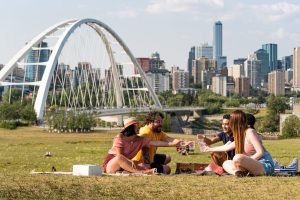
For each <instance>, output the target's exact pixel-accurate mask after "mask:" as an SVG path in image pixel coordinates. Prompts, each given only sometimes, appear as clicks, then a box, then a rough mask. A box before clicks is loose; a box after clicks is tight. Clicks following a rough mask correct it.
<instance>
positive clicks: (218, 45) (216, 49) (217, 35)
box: [213, 21, 223, 69]
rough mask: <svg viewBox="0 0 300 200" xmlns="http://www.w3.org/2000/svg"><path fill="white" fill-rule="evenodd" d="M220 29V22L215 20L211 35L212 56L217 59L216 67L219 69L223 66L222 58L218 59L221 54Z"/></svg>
mask: <svg viewBox="0 0 300 200" xmlns="http://www.w3.org/2000/svg"><path fill="white" fill-rule="evenodd" d="M222 29H223V28H222V23H221V22H220V21H217V22H215V24H214V35H213V48H214V52H213V58H214V59H215V60H216V61H217V66H218V67H217V68H218V69H221V68H222V66H223V63H222V59H220V58H221V57H222V54H223V53H222V49H223V41H222Z"/></svg>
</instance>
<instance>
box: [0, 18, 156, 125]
mask: <svg viewBox="0 0 300 200" xmlns="http://www.w3.org/2000/svg"><path fill="white" fill-rule="evenodd" d="M0 86H3V87H4V88H6V90H5V91H6V92H8V93H9V92H11V90H12V88H16V89H17V90H20V91H21V101H22V100H23V99H24V98H26V97H28V96H31V99H32V103H33V104H34V109H35V111H36V113H37V117H38V119H42V118H43V116H44V114H45V110H46V108H48V107H52V106H56V107H58V108H65V109H70V110H75V111H78V110H105V109H108V110H109V109H120V110H122V109H123V108H124V109H126V110H128V108H133V109H136V108H146V107H151V108H157V109H161V108H162V107H161V104H160V102H159V99H158V98H157V96H156V94H155V93H154V91H153V89H152V87H151V86H150V85H149V82H148V81H147V78H146V75H145V73H144V71H143V70H142V68H141V67H140V65H139V64H138V63H137V61H136V59H135V57H134V56H133V54H132V53H131V51H130V50H129V48H128V47H127V46H126V44H125V43H124V42H123V41H122V39H121V38H120V37H119V36H118V35H117V33H116V32H114V31H113V30H112V29H111V28H110V27H109V26H107V25H106V24H104V23H103V22H101V21H99V20H96V19H80V20H67V21H63V22H60V23H58V24H56V25H54V26H51V27H49V28H48V29H46V30H45V31H43V32H41V33H40V34H39V35H37V36H36V37H35V38H33V39H32V40H30V41H29V42H28V43H26V45H25V46H24V47H23V48H22V49H21V50H20V51H19V52H18V53H17V54H16V55H15V56H14V57H13V58H12V59H11V60H10V61H9V62H8V63H7V64H6V65H5V66H4V68H3V69H2V70H1V71H0Z"/></svg>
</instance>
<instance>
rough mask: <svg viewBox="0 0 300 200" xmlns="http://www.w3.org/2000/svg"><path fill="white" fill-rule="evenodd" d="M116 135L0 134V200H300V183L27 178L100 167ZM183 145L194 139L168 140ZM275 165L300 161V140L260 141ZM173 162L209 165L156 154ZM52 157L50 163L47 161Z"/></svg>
mask: <svg viewBox="0 0 300 200" xmlns="http://www.w3.org/2000/svg"><path fill="white" fill-rule="evenodd" d="M115 134H116V132H108V131H105V132H104V131H103V132H101V131H98V132H96V133H92V134H57V133H48V132H47V131H45V130H43V129H40V128H18V129H17V130H14V131H9V130H4V129H0V199H142V198H143V199H300V190H299V188H300V178H299V177H246V178H236V177H233V176H225V177H218V176H191V175H176V176H174V175H171V176H162V175H160V176H159V175H158V176H148V177H133V176H130V177H129V176H127V177H112V176H100V177H76V176H72V175H45V174H41V175H31V174H30V172H31V171H32V170H35V171H51V168H52V166H54V167H55V168H56V169H57V170H58V171H66V172H70V171H72V166H73V165H75V164H102V161H103V159H104V157H105V155H106V153H107V151H108V149H109V148H110V147H111V145H112V138H113V137H114V135H115ZM172 136H174V137H177V138H182V139H186V140H189V139H195V136H190V135H178V134H174V135H173V134H172ZM264 145H265V147H266V148H267V149H268V150H269V151H270V152H271V154H272V155H273V157H274V159H277V160H278V161H279V162H280V163H281V164H284V165H286V164H288V163H289V162H290V161H291V160H292V158H294V157H297V158H300V139H289V140H272V141H264ZM159 151H160V152H164V153H169V154H171V155H172V158H173V160H172V163H171V165H170V166H171V168H172V171H173V172H174V171H175V163H176V162H200V163H208V162H209V161H210V156H209V155H208V154H205V153H200V152H199V150H198V147H197V148H196V152H195V153H194V154H190V155H188V156H180V155H179V154H178V153H177V152H176V151H175V148H159ZM45 152H51V154H52V155H53V156H52V157H45V156H44V154H45Z"/></svg>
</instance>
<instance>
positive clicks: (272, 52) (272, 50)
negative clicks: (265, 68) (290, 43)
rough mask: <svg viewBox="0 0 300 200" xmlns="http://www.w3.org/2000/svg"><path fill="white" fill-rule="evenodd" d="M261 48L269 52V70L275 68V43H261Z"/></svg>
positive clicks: (276, 67) (276, 66)
mask: <svg viewBox="0 0 300 200" xmlns="http://www.w3.org/2000/svg"><path fill="white" fill-rule="evenodd" d="M262 49H264V50H266V51H267V53H268V54H269V72H271V71H274V70H277V69H278V65H277V44H273V43H269V44H263V45H262Z"/></svg>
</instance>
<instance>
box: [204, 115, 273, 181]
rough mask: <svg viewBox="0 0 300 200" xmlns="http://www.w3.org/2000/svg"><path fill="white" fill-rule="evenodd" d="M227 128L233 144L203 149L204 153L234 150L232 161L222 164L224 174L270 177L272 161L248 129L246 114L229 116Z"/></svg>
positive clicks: (251, 130)
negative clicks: (232, 138)
mask: <svg viewBox="0 0 300 200" xmlns="http://www.w3.org/2000/svg"><path fill="white" fill-rule="evenodd" d="M229 126H230V129H231V130H232V133H233V137H234V142H232V143H229V144H226V145H223V146H219V147H208V146H207V147H205V151H206V152H220V151H229V150H232V149H235V153H236V154H235V156H234V157H233V160H227V161H225V162H224V163H223V168H224V169H225V171H226V172H228V173H230V174H233V175H236V176H238V177H241V176H246V175H248V174H249V175H253V176H260V175H272V174H273V173H274V163H273V159H272V157H271V155H270V153H269V152H268V151H266V149H265V148H264V146H263V144H262V142H261V138H260V137H259V135H258V134H257V132H256V130H255V129H254V128H251V127H248V123H247V117H246V114H245V113H244V112H243V111H241V110H236V111H234V112H232V113H231V114H230V119H229Z"/></svg>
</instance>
